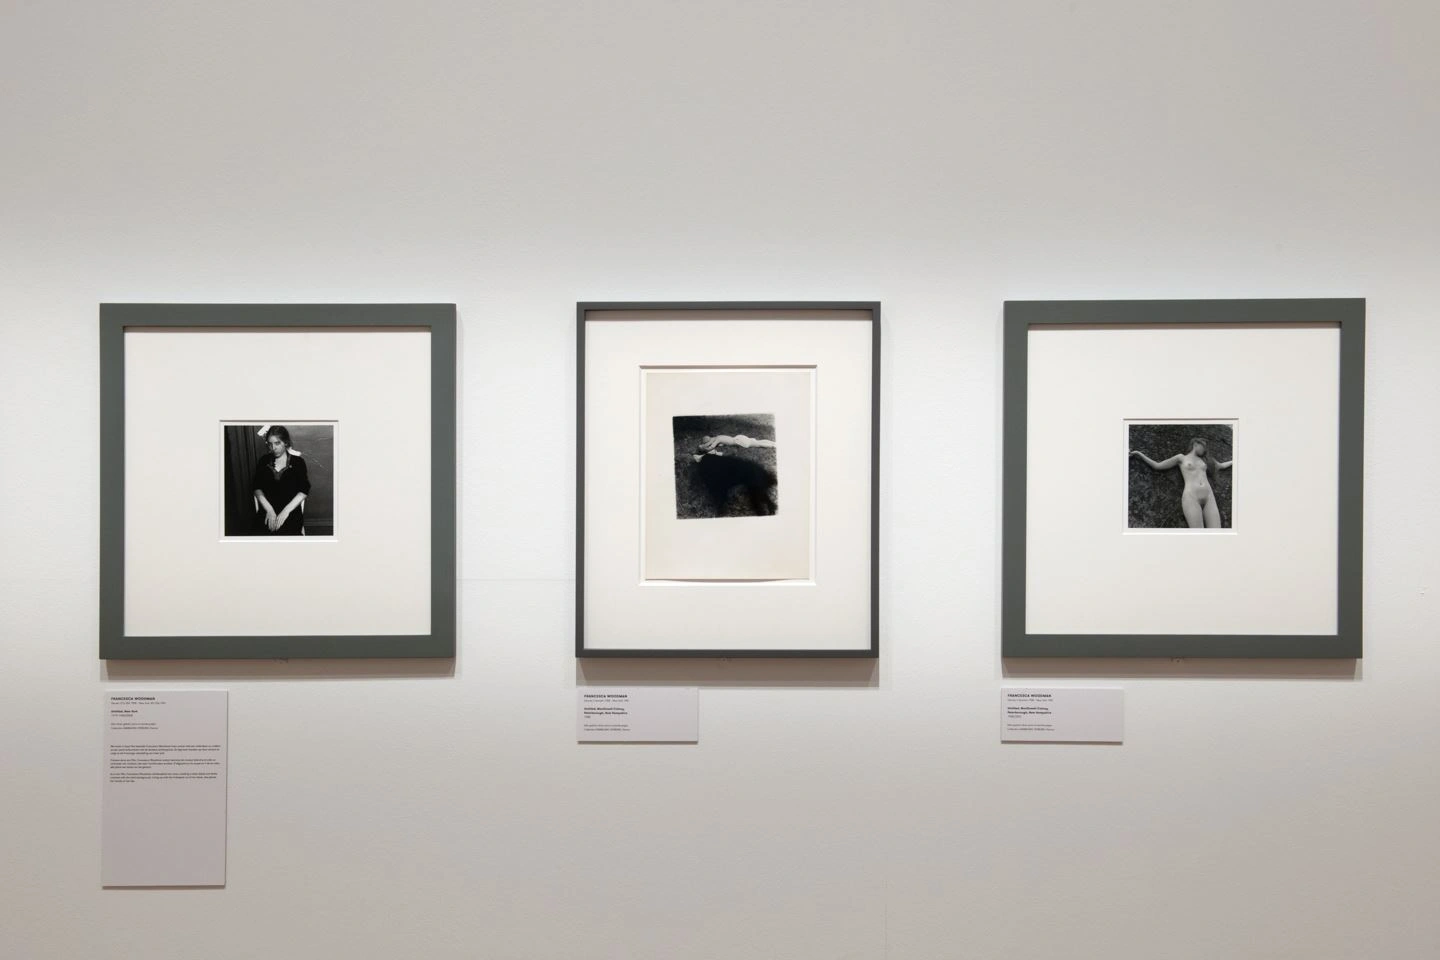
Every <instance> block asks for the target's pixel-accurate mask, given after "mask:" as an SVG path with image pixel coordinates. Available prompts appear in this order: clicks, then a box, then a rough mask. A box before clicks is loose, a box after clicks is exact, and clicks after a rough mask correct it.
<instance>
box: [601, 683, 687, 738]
mask: <svg viewBox="0 0 1440 960" xmlns="http://www.w3.org/2000/svg"><path fill="white" fill-rule="evenodd" d="M576 693H577V694H578V700H577V703H576V714H575V731H576V732H575V739H576V740H579V741H580V742H581V743H616V742H626V741H629V742H648V743H696V742H698V741H699V740H700V690H699V688H698V687H581V688H580V689H579V690H577V691H576Z"/></svg>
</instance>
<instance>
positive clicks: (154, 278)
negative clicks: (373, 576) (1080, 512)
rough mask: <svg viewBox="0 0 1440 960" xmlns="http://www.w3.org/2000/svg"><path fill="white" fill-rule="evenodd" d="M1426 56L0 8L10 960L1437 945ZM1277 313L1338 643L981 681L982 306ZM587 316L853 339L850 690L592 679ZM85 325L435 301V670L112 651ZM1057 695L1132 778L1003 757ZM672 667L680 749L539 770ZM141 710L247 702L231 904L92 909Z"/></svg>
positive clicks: (1090, 28)
mask: <svg viewBox="0 0 1440 960" xmlns="http://www.w3.org/2000/svg"><path fill="white" fill-rule="evenodd" d="M1437 48H1440V7H1437V6H1436V5H1435V4H1433V3H1429V2H1423V0H1411V2H1395V3H1381V2H1374V0H1366V2H1360V0H1357V2H1353V3H1350V2H1332V0H1327V2H1313V0H1306V2H1301V0H1296V2H1283V3H1282V2H1267V0H1259V2H1257V0H1220V2H1206V3H1170V2H1164V3H1154V2H1142V0H1130V2H1108V0H1099V2H1088V3H1070V2H1005V0H996V2H985V3H979V2H909V0H863V2H818V0H808V2H796V0H791V2H760V0H731V2H726V3H713V4H700V3H689V2H679V0H673V2H661V0H647V2H640V0H615V2H574V0H572V2H537V0H510V2H503V3H502V2H486V0H463V2H425V3H400V2H398V0H390V2H361V3H356V2H338V0H336V2H314V0H285V2H278V0H264V2H239V3H229V4H219V3H205V4H197V3H186V2H173V3H138V2H137V3H109V2H97V0H87V2H67V3H38V2H25V0H0V411H3V417H4V423H3V453H0V693H3V695H0V758H3V763H4V769H5V775H4V776H3V777H0V819H3V823H4V827H3V829H0V956H4V957H6V958H51V957H54V958H72V957H104V958H109V957H134V956H145V957H147V958H150V960H161V958H176V960H179V958H195V957H207V958H212V957H213V958H231V957H235V958H242V957H258V956H266V957H286V958H289V957H352V958H388V957H397V956H405V957H419V956H427V957H487V958H489V957H494V958H572V957H594V958H617V960H620V958H625V960H628V958H647V960H648V958H656V960H661V958H664V960H692V958H694V960H699V958H707V960H708V958H752V957H754V958H771V957H773V958H807V960H808V958H856V960H871V958H882V957H888V958H922V960H923V958H991V957H1006V956H1012V955H1014V956H1027V957H1045V956H1054V957H1065V958H1091V957H1095V958H1100V957H1104V958H1108V960H1154V958H1162V957H1163V958H1166V960H1172V958H1184V960H1190V958H1194V960H1215V958H1266V960H1271V958H1306V960H1313V958H1381V957H1383V958H1387V960H1403V958H1417V960H1419V958H1433V957H1435V956H1437V955H1440V912H1437V910H1436V908H1435V902H1436V896H1437V892H1440V827H1437V821H1436V811H1437V809H1440V696H1437V684H1440V636H1437V633H1440V630H1437V628H1440V616H1437V613H1440V549H1437V546H1436V544H1437V542H1440V506H1437V505H1440V498H1437V495H1436V492H1435V486H1434V485H1435V484H1436V482H1437V480H1436V478H1437V477H1440V445H1437V443H1436V442H1435V439H1434V434H1435V426H1436V423H1437V416H1440V384H1437V377H1436V372H1437V368H1440V324H1437V323H1436V322H1435V316H1436V311H1437V308H1440V183H1437V171H1440V57H1437V55H1436V50H1437ZM1288 296H1306V297H1323V296H1363V297H1366V298H1368V302H1369V313H1368V321H1369V330H1368V362H1367V410H1368V414H1367V423H1366V429H1367V437H1366V445H1367V469H1366V504H1365V507H1366V519H1365V552H1366V556H1365V562H1366V567H1365V624H1366V656H1365V659H1364V660H1363V661H1362V662H1360V663H1358V664H1352V663H1350V662H1344V663H1333V662H1326V663H1279V662H1264V663H1238V662H1223V663H1204V662H1181V663H1172V662H1169V661H1164V662H1154V661H1143V662H1114V663H1106V662H1094V661H1089V662H1082V663H1067V662H1062V661H1048V662H1044V663H1004V662H1002V660H1001V658H1000V656H999V586H1000V584H999V554H1000V548H999V533H1000V503H999V495H1000V465H999V453H1000V449H999V438H1000V417H1001V409H1000V388H1001V376H1000V373H1001V355H1000V339H1001V337H1000V332H1001V326H1000V318H1001V304H1002V302H1003V301H1004V300H1005V299H1007V298H1009V299H1026V298H1131V297H1136V298H1168V297H1288ZM604 299H640V300H643V299H677V300H685V299H827V300H831V299H834V300H839V299H864V300H870V299H874V300H880V301H882V303H883V306H884V323H885V328H884V357H883V377H884V382H883V390H882V394H883V402H884V408H883V415H882V424H883V431H884V433H883V437H882V441H883V443H882V468H881V474H882V482H883V488H882V495H881V529H882V535H883V541H882V544H881V562H882V568H881V571H882V572H881V595H880V601H881V628H882V631H883V632H882V641H881V642H882V654H881V657H880V659H879V661H878V662H877V663H874V664H871V663H853V662H852V663H806V662H800V663H787V662H723V661H698V662H655V661H640V662H624V663H621V662H605V663H593V664H592V663H586V664H583V665H577V663H576V661H575V659H574V657H573V634H572V629H573V612H574V605H573V590H574V582H573V562H574V540H573V537H574V523H575V515H574V497H573V484H574V439H575V438H574V405H575V394H574V390H575V356H574V307H575V302H576V301H577V300H604ZM102 301H194V302H225V301H232V302H282V301H320V302H329V301H379V302H396V301H399V302H410V301H441V302H454V303H456V304H457V305H458V308H459V316H460V320H461V359H460V364H461V370H460V375H461V398H460V402H461V417H460V420H461V431H462V435H461V438H460V440H461V457H460V459H461V471H462V476H461V483H460V490H461V505H460V517H461V529H460V531H459V537H460V568H461V572H460V575H461V577H462V582H461V590H460V597H461V601H460V651H459V656H458V657H457V658H456V660H455V661H454V662H453V664H452V663H450V662H448V661H447V662H444V663H440V664H432V663H417V662H400V663H390V662H375V661H369V662H355V663H321V662H298V661H297V662H291V663H280V662H259V663H216V664H203V663H201V664H183V663H161V664H133V663H130V664H118V663H117V664H112V665H110V666H109V667H108V669H107V667H106V665H105V664H103V663H101V662H99V661H98V660H97V659H96V655H95V652H96V629H97V612H96V602H97V592H98V583H97V569H98V561H97V555H98V473H99V463H98V447H99V436H98V384H97V380H98V338H97V304H98V303H100V302H102ZM266 362H273V363H281V364H283V363H284V362H285V358H283V357H277V358H257V364H259V363H266ZM296 375H299V376H303V375H304V372H303V371H296ZM1275 375H1276V376H1277V377H1279V376H1284V371H1283V370H1277V371H1275ZM1175 378H1176V385H1177V389H1189V388H1193V385H1194V384H1196V383H1199V384H1202V385H1203V383H1204V379H1205V371H1204V370H1203V369H1202V370H1176V371H1175ZM153 429H154V430H155V431H157V432H159V433H164V431H165V430H166V424H165V423H164V422H156V423H155V424H154V425H153ZM403 442H404V438H403V437H400V438H397V443H403ZM1304 482H1305V465H1304V464H1303V463H1297V464H1296V465H1295V483H1296V484H1303V483H1304ZM156 522H158V523H163V522H164V518H163V517H157V518H156ZM1175 586H1176V590H1177V597H1178V599H1177V603H1176V618H1177V622H1183V621H1185V620H1187V619H1189V618H1193V617H1199V618H1201V619H1202V620H1203V617H1204V611H1205V609H1206V608H1207V607H1215V606H1223V605H1224V604H1225V603H1226V598H1225V597H1224V596H1221V595H1216V594H1215V593H1214V592H1212V591H1209V590H1207V585H1206V584H1205V583H1204V582H1193V583H1176V585H1175ZM234 587H235V589H236V590H245V589H247V585H246V584H244V583H236V584H235V585H234ZM696 613H697V616H711V615H716V612H712V611H697V612H696ZM720 613H721V614H723V615H724V616H730V617H734V618H735V619H736V620H737V622H739V623H743V617H744V613H743V611H723V612H720ZM676 628H677V630H683V629H684V624H683V623H677V625H676ZM1095 678H1099V679H1100V680H1103V681H1111V680H1114V681H1117V682H1119V683H1120V684H1121V685H1123V686H1124V688H1125V689H1126V704H1127V716H1126V727H1127V741H1126V743H1125V744H1124V745H1123V746H1058V745H1011V746H1002V745H1001V744H1000V743H999V742H998V727H999V718H998V703H999V693H998V689H999V687H1000V685H1001V684H1002V683H1003V682H1015V681H1016V680H1018V681H1019V682H1036V681H1042V682H1046V683H1049V682H1052V680H1053V682H1056V683H1066V684H1068V683H1087V682H1095ZM662 681H663V682H675V683H682V684H698V685H700V686H702V687H703V689H702V691H701V742H700V743H699V744H698V745H694V746H679V745H674V746H635V745H617V746H579V745H577V744H576V743H575V742H574V730H575V693H574V691H575V687H576V686H577V684H581V683H587V682H588V683H611V682H614V683H631V682H662ZM168 684H178V685H183V686H220V687H225V688H228V689H229V690H230V691H231V694H230V763H231V766H230V793H229V874H228V876H229V883H228V886H227V887H226V888H224V889H206V890H138V891H137V890H102V889H100V886H99V797H100V783H101V769H100V759H101V757H100V748H101V734H102V730H101V717H102V714H101V701H100V694H101V691H103V690H105V689H110V688H114V687H123V686H126V685H132V686H139V685H168Z"/></svg>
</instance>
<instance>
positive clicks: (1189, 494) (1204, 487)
mask: <svg viewBox="0 0 1440 960" xmlns="http://www.w3.org/2000/svg"><path fill="white" fill-rule="evenodd" d="M1208 449H1209V448H1208V447H1207V446H1206V445H1205V440H1204V438H1203V437H1196V438H1195V439H1194V440H1191V441H1190V452H1189V453H1177V454H1175V456H1173V457H1170V458H1168V459H1166V460H1161V461H1158V462H1157V461H1155V460H1151V459H1150V458H1149V457H1147V456H1145V454H1143V453H1141V452H1140V451H1139V450H1131V451H1130V456H1132V457H1139V458H1140V459H1141V460H1144V461H1145V462H1146V463H1148V464H1150V466H1151V467H1153V468H1154V469H1156V470H1169V469H1170V468H1171V467H1176V466H1178V467H1179V468H1180V475H1181V476H1183V477H1184V478H1185V491H1184V492H1183V493H1181V494H1180V509H1182V510H1184V511H1185V522H1186V523H1187V524H1189V525H1190V526H1191V527H1193V528H1199V527H1205V528H1212V527H1219V526H1221V521H1220V508H1219V507H1217V506H1216V505H1215V491H1214V490H1212V489H1211V488H1210V480H1209V476H1208V475H1209V474H1210V473H1217V474H1218V473H1219V471H1221V470H1224V469H1226V468H1227V467H1229V466H1230V464H1232V463H1234V462H1235V461H1234V460H1226V461H1225V462H1224V463H1220V462H1218V461H1217V460H1216V459H1215V458H1214V457H1212V456H1209V455H1208V453H1207V451H1208Z"/></svg>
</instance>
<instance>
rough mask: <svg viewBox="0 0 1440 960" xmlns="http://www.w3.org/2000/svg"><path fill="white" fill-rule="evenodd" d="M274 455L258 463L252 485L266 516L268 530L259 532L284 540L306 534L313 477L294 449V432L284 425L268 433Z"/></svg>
mask: <svg viewBox="0 0 1440 960" xmlns="http://www.w3.org/2000/svg"><path fill="white" fill-rule="evenodd" d="M265 442H266V443H268V444H269V445H270V452H269V453H268V454H266V455H265V456H263V457H261V458H260V462H259V463H257V464H255V479H254V481H252V483H251V484H250V486H251V489H253V490H254V491H255V502H256V503H257V504H258V505H259V507H260V511H261V513H263V514H264V516H263V517H257V518H256V519H259V520H262V521H263V523H264V529H263V530H260V531H259V532H260V533H262V534H267V535H275V536H281V537H298V536H300V535H302V534H303V533H304V532H305V510H304V507H303V504H304V503H305V498H306V497H307V496H309V494H310V474H309V471H307V470H306V469H305V458H304V457H301V456H300V455H298V454H296V453H293V452H292V451H291V450H290V431H289V430H286V429H285V428H284V427H281V426H274V427H271V428H270V429H269V430H268V431H266V433H265Z"/></svg>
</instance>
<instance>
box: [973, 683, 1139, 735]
mask: <svg viewBox="0 0 1440 960" xmlns="http://www.w3.org/2000/svg"><path fill="white" fill-rule="evenodd" d="M1000 739H1001V740H1004V741H1010V742H1022V743H1122V742H1124V740H1125V691H1124V690H1122V689H1120V688H1119V687H1002V688H1001V689H1000Z"/></svg>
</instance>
